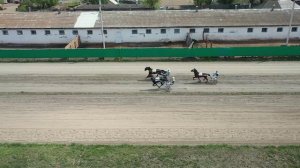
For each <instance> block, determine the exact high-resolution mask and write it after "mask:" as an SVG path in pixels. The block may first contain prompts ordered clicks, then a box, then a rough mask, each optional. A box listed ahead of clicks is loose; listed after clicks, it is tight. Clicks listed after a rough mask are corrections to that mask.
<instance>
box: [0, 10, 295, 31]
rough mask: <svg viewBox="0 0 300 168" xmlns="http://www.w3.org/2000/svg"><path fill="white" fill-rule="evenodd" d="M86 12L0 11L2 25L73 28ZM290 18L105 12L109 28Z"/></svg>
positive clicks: (247, 13) (286, 14)
mask: <svg viewBox="0 0 300 168" xmlns="http://www.w3.org/2000/svg"><path fill="white" fill-rule="evenodd" d="M90 13H91V12H90ZM94 13H95V12H94ZM83 14H86V12H61V14H58V13H57V12H51V13H50V12H31V13H13V14H12V13H10V14H8V13H0V20H1V22H0V28H74V26H75V25H76V23H77V25H78V22H79V21H80V20H81V19H82V17H80V16H81V15H83ZM93 15H94V14H93ZM289 18H290V10H274V11H272V12H271V11H270V10H199V11H198V12H195V11H173V10H170V11H169V10H166V11H161V10H158V11H105V12H103V21H104V27H106V28H135V27H136V28H138V27H145V28H146V27H206V26H207V27H208V26H209V27H230V26H252V27H254V26H284V25H288V23H289ZM91 22H93V24H90V25H91V26H88V27H90V28H93V27H100V26H101V24H100V21H99V20H97V17H94V20H91ZM92 25H93V26H92ZM293 25H300V10H295V14H294V20H293ZM85 27H86V26H85ZM77 28H80V27H77Z"/></svg>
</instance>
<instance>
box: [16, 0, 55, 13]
mask: <svg viewBox="0 0 300 168" xmlns="http://www.w3.org/2000/svg"><path fill="white" fill-rule="evenodd" d="M57 4H58V0H24V1H23V2H22V3H21V5H20V6H19V8H20V9H22V10H21V11H27V10H28V8H29V7H30V8H37V9H46V8H50V7H52V6H55V5H57Z"/></svg>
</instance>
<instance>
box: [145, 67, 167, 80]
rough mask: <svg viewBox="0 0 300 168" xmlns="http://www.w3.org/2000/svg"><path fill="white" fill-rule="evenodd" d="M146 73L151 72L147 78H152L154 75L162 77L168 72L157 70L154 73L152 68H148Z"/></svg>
mask: <svg viewBox="0 0 300 168" xmlns="http://www.w3.org/2000/svg"><path fill="white" fill-rule="evenodd" d="M145 71H149V73H148V76H147V77H146V78H150V77H152V76H153V74H157V75H162V74H164V73H165V72H166V71H165V70H162V69H155V70H154V71H153V69H152V68H151V67H146V68H145Z"/></svg>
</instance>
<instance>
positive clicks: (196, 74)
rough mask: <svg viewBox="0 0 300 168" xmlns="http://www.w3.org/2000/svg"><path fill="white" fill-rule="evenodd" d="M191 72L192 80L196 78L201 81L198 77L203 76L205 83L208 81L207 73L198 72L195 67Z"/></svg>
mask: <svg viewBox="0 0 300 168" xmlns="http://www.w3.org/2000/svg"><path fill="white" fill-rule="evenodd" d="M191 72H194V77H193V80H194V79H195V78H198V79H199V81H200V82H201V79H200V78H203V79H204V80H205V81H206V83H207V82H208V78H207V77H208V76H210V74H209V73H199V72H198V71H197V69H196V68H194V69H192V70H191Z"/></svg>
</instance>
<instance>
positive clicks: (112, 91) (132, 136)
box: [0, 62, 300, 145]
mask: <svg viewBox="0 0 300 168" xmlns="http://www.w3.org/2000/svg"><path fill="white" fill-rule="evenodd" d="M148 65H149V66H152V67H155V68H162V69H167V68H170V69H171V70H172V75H174V76H175V77H176V84H175V85H174V86H173V88H172V91H171V92H170V93H168V92H166V91H165V90H164V89H156V88H155V87H153V86H152V84H151V82H150V81H147V80H145V76H146V72H144V68H145V66H148ZM194 67H195V68H198V69H199V70H200V69H201V71H203V72H213V71H215V70H218V71H219V72H220V74H221V78H220V80H219V83H218V84H217V85H211V84H203V83H198V82H197V81H196V80H195V81H193V80H192V76H193V74H192V73H191V72H190V70H191V69H192V68H194ZM0 142H39V143H45V142H47V143H48V142H49V143H72V142H77V143H88V144H89V143H97V144H123V143H130V144H208V143H213V144H216V143H229V144H257V145H261V144H273V145H279V144H300V62H250V63H246V62H231V63H229V62H210V63H209V62H204V63H203V62H202V63H201V62H183V63H178V62H130V63H1V64H0Z"/></svg>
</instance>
